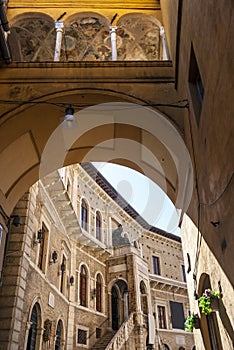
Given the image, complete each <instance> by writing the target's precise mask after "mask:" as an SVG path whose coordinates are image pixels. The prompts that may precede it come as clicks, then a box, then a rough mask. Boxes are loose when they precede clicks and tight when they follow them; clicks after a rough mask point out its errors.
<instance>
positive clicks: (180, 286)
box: [149, 274, 187, 295]
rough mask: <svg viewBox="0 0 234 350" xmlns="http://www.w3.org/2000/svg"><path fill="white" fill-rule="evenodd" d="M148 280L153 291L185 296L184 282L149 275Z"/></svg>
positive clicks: (185, 285) (185, 287)
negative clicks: (157, 290)
mask: <svg viewBox="0 0 234 350" xmlns="http://www.w3.org/2000/svg"><path fill="white" fill-rule="evenodd" d="M149 279H150V286H151V288H153V289H160V290H164V291H168V292H174V293H179V294H183V295H187V284H186V283H185V282H181V281H178V280H175V279H172V278H167V277H164V276H160V275H153V274H149Z"/></svg>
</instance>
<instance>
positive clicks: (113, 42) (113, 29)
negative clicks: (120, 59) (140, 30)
mask: <svg viewBox="0 0 234 350" xmlns="http://www.w3.org/2000/svg"><path fill="white" fill-rule="evenodd" d="M117 28H118V27H116V26H111V27H110V36H111V52H112V61H117V43H116V29H117Z"/></svg>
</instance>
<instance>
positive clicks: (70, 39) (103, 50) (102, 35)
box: [61, 12, 111, 61]
mask: <svg viewBox="0 0 234 350" xmlns="http://www.w3.org/2000/svg"><path fill="white" fill-rule="evenodd" d="M109 60H111V44H110V34H109V26H108V20H107V19H106V18H105V17H104V16H102V15H100V14H99V13H96V12H79V13H76V14H73V15H72V16H70V17H69V18H67V19H66V21H65V32H64V36H63V45H62V51H61V61H109Z"/></svg>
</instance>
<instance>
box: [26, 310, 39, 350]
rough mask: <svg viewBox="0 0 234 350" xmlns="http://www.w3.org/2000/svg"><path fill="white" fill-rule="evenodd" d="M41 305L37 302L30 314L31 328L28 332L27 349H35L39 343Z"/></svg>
mask: <svg viewBox="0 0 234 350" xmlns="http://www.w3.org/2000/svg"><path fill="white" fill-rule="evenodd" d="M39 317H40V306H39V304H38V303H36V304H35V305H34V306H33V309H32V312H31V316H30V324H31V325H30V328H29V332H28V340H27V347H26V350H35V349H36V344H37V329H38V327H39Z"/></svg>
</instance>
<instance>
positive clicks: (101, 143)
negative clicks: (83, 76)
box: [0, 89, 191, 215]
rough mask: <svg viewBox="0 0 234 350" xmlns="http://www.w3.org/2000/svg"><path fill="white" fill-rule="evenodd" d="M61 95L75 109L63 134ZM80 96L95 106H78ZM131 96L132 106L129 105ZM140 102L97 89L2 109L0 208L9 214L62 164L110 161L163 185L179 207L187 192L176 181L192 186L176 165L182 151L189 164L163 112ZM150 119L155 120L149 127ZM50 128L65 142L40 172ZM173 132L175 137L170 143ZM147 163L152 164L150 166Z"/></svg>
mask: <svg viewBox="0 0 234 350" xmlns="http://www.w3.org/2000/svg"><path fill="white" fill-rule="evenodd" d="M62 99H63V100H66V101H69V103H71V104H73V105H74V106H77V107H76V108H77V109H79V112H78V114H77V118H78V124H79V127H78V128H77V130H73V131H71V130H69V131H67V132H66V131H65V130H63V129H62V127H60V126H61V124H60V123H61V120H62V118H63V116H64V113H65V106H66V104H65V103H64V107H63V106H62V105H61V100H62ZM84 100H85V101H86V102H87V103H85V105H87V106H89V105H91V104H92V105H94V107H93V108H91V109H90V107H88V108H85V109H82V110H81V109H80V108H82V107H81V106H82V101H84ZM113 100H114V101H115V102H114V103H113V102H112V101H113ZM133 100H134V102H137V104H132V103H129V102H132V101H133ZM126 101H128V102H126ZM89 103H90V104H89ZM100 103H101V104H100ZM103 103H105V104H104V105H103ZM106 103H109V105H106ZM141 105H142V101H141V100H138V101H137V100H136V99H133V98H131V97H129V96H126V94H121V93H113V91H102V90H98V89H96V91H94V90H92V91H84V90H83V91H82V90H80V91H76V94H74V93H71V92H69V91H68V92H67V93H66V94H64V92H63V93H56V94H55V95H54V96H53V95H51V96H49V95H48V96H47V97H46V100H45V99H44V100H38V102H37V101H35V103H32V104H27V103H25V104H22V106H20V107H15V108H13V109H12V110H11V111H9V112H7V113H6V114H5V115H4V116H3V117H2V118H1V140H2V142H1V146H2V147H1V150H0V160H1V162H0V164H1V171H2V173H4V174H5V177H4V179H3V181H2V182H1V192H2V206H3V208H4V210H5V212H6V213H7V214H8V215H9V214H10V213H11V211H12V209H13V208H14V206H15V204H16V203H17V201H18V200H19V198H21V196H22V195H23V194H24V193H25V192H26V191H27V189H28V188H29V187H30V186H31V185H32V184H33V183H35V182H36V181H37V180H38V178H39V177H41V176H42V175H46V174H48V173H51V172H52V171H53V170H56V169H58V168H61V167H63V166H65V165H70V164H74V163H78V162H82V161H90V160H92V161H109V162H115V163H118V164H122V165H126V166H129V167H130V168H133V169H135V170H138V171H140V172H142V173H144V174H145V175H147V176H148V177H149V178H151V179H152V180H153V181H154V182H156V183H157V184H158V185H159V186H160V187H162V188H163V190H165V191H166V192H167V194H168V196H169V197H170V198H171V200H172V201H173V202H174V203H176V201H177V200H178V203H177V204H178V207H182V206H183V204H184V203H182V202H184V201H185V202H186V198H185V197H186V196H185V193H184V192H183V193H182V191H180V189H179V186H180V182H181V183H182V181H183V187H185V184H186V183H187V184H188V187H189V186H190V185H191V176H190V175H189V174H188V173H187V172H189V173H190V172H191V167H190V165H191V164H188V167H187V169H186V172H184V171H183V170H182V169H185V168H186V167H185V166H184V167H183V168H182V167H181V168H180V164H179V162H180V160H179V158H180V156H181V155H182V157H183V161H184V160H185V163H188V162H187V160H186V159H185V158H184V156H185V157H187V155H186V152H187V151H186V147H185V145H184V142H183V140H182V138H181V137H180V135H179V133H178V131H176V128H174V126H173V124H172V123H171V122H169V121H168V118H167V116H165V115H163V114H162V113H159V112H158V111H156V110H153V109H149V108H146V107H144V106H141ZM113 112H114V114H115V116H114V117H113ZM142 114H143V115H144V118H142ZM48 116H49V117H48ZM87 116H89V119H88V120H87ZM152 123H154V124H155V126H154V127H153V128H152V127H151V126H150V125H151V124H152ZM44 125H46V126H47V127H46V128H45V127H44ZM55 130H57V134H56V136H58V135H59V134H60V137H62V138H64V137H65V143H66V145H64V140H63V145H62V143H61V142H57V144H56V145H55V144H54V147H53V148H52V149H53V151H52V153H51V156H52V159H53V158H54V157H55V158H56V157H58V154H60V153H61V156H60V158H59V159H56V160H55V161H54V162H51V165H50V168H49V169H43V171H42V169H41V164H42V162H43V161H45V159H42V157H43V152H45V150H46V151H48V149H49V145H50V144H51V143H53V136H54V135H55ZM167 133H169V134H170V135H167ZM173 133H174V137H175V138H176V139H178V140H174V142H173V145H172V144H171V145H170V142H171V141H170V140H171V136H172V137H173V135H171V134H173ZM68 135H69V136H68ZM176 141H178V143H180V146H178V145H177V146H178V147H177V146H176V147H177V150H176V149H174V143H177V142H176ZM113 146H114V147H113ZM64 147H65V148H64ZM181 147H182V148H183V150H182V148H181ZM55 149H56V153H55ZM65 149H66V152H65V153H64V150H65ZM181 150H182V151H181ZM50 151H51V149H50ZM178 151H179V152H178ZM174 152H175V153H177V156H178V157H177V159H176V160H175V159H173V154H174ZM12 154H14V157H13V158H12ZM22 155H24V157H22ZM44 156H45V154H44ZM153 158H154V162H152V159H153ZM187 158H189V157H187ZM189 162H190V160H189ZM152 163H155V164H154V166H153V168H152ZM181 171H182V172H181ZM179 172H181V173H179ZM184 181H185V183H184ZM179 197H180V198H179ZM185 205H186V204H185Z"/></svg>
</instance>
